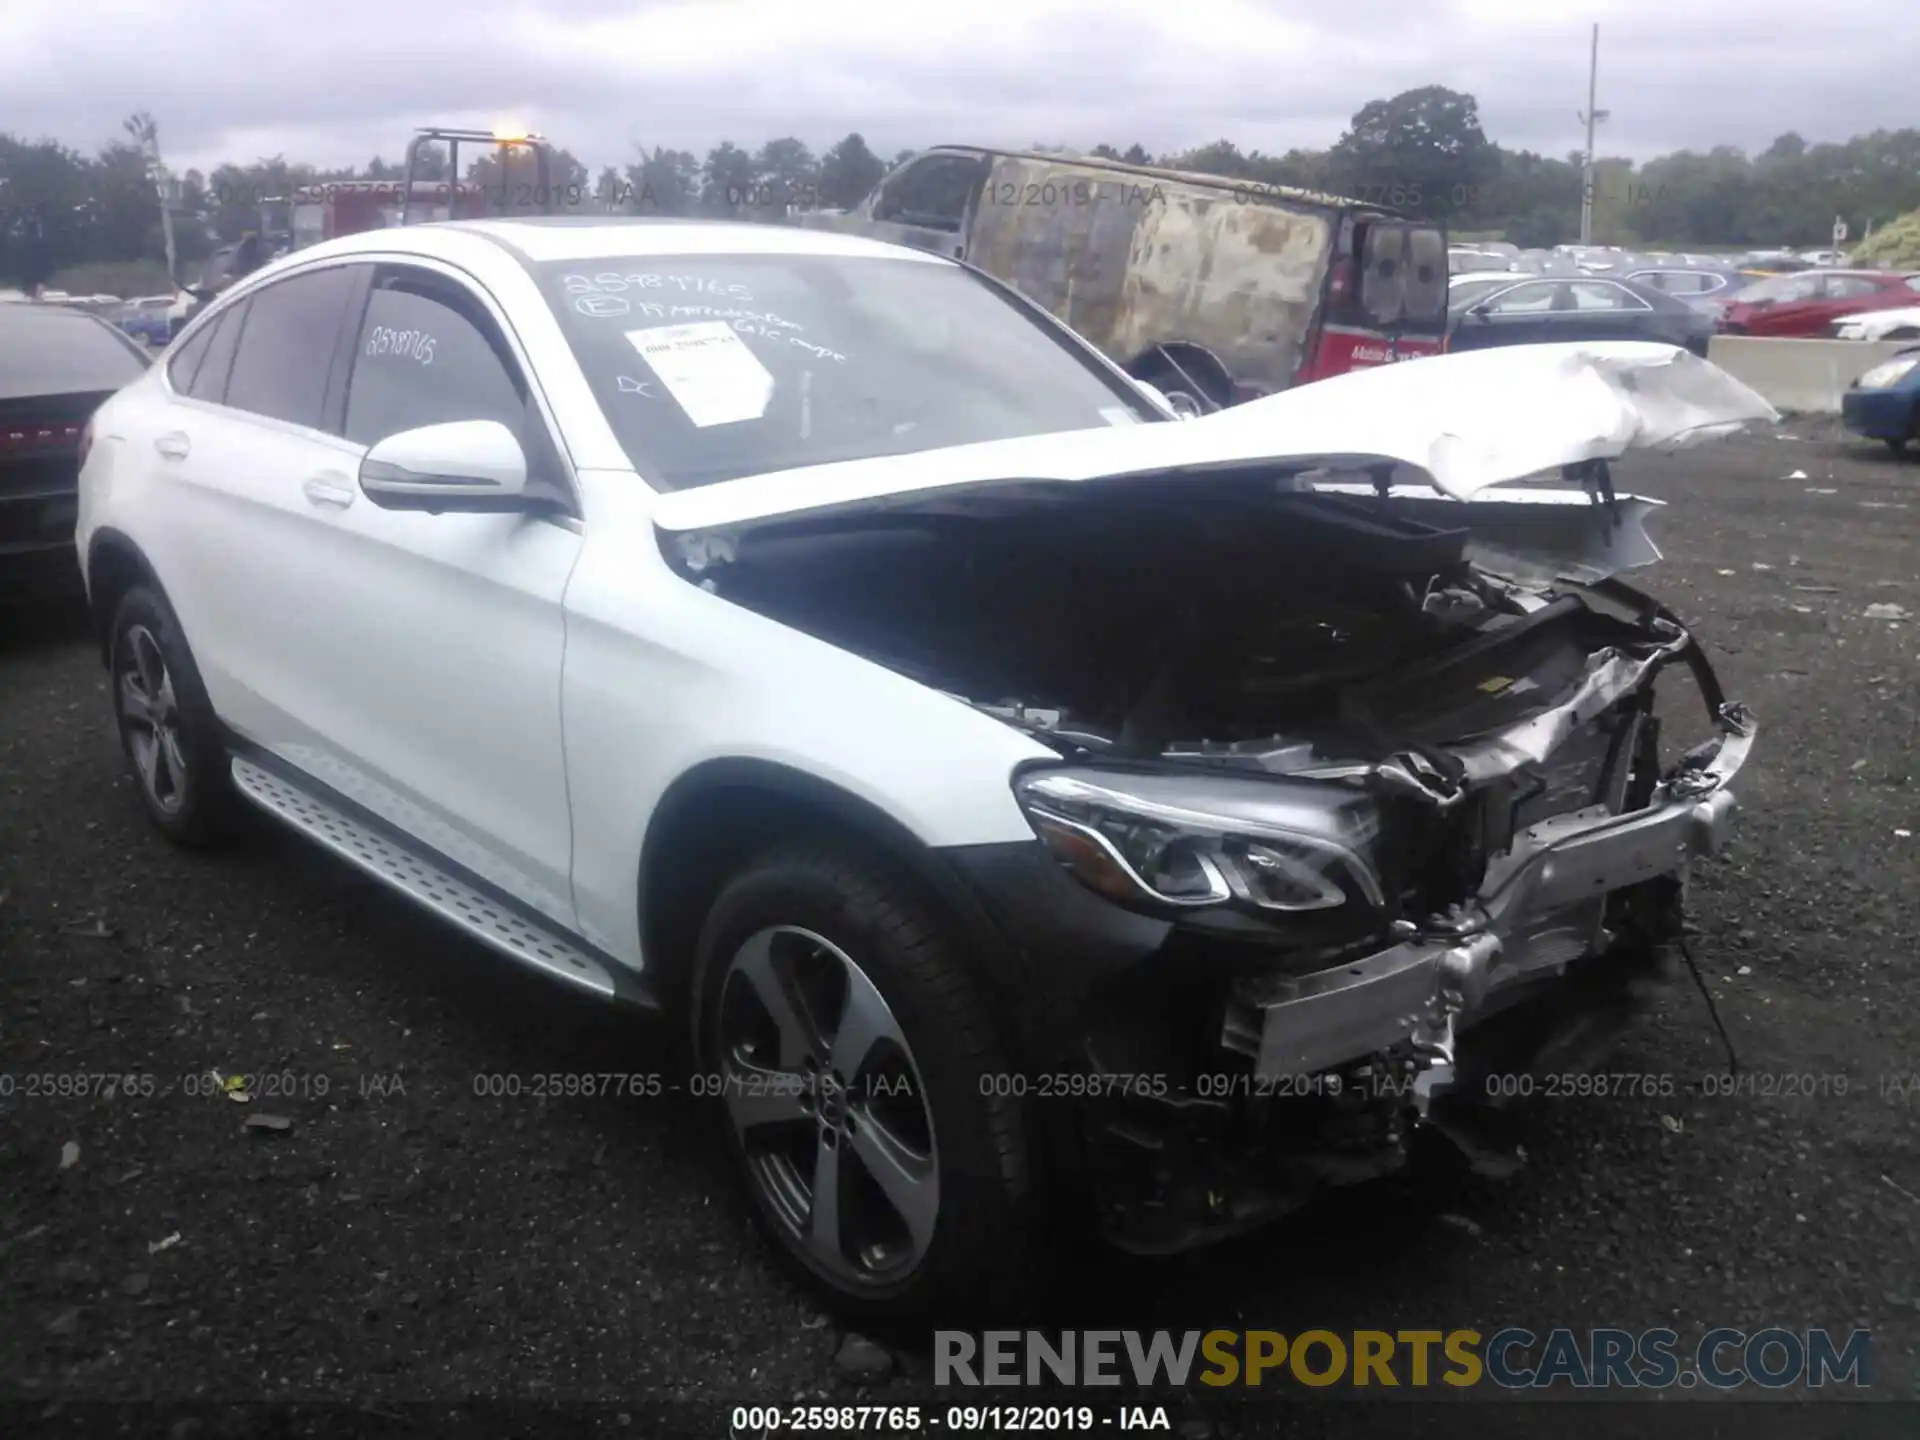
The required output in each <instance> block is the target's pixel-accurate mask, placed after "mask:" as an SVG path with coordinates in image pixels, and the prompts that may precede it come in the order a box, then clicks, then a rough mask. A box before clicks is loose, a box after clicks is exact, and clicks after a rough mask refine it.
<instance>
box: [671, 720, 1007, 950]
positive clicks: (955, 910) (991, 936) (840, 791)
mask: <svg viewBox="0 0 1920 1440" xmlns="http://www.w3.org/2000/svg"><path fill="white" fill-rule="evenodd" d="M740 792H746V793H749V794H751V793H758V794H762V795H774V796H777V797H779V798H780V799H782V800H785V801H788V802H791V803H794V804H796V805H799V806H803V807H805V808H807V809H810V810H814V811H818V812H820V813H821V814H822V815H824V816H825V817H827V818H828V819H830V820H833V821H835V822H836V823H838V824H840V825H843V826H845V827H846V828H847V829H848V830H849V831H851V832H852V833H853V834H854V835H856V836H858V837H859V838H861V839H864V840H867V841H869V842H871V843H873V844H875V845H877V846H878V847H880V850H881V853H882V854H883V855H884V856H885V857H887V858H888V859H891V860H892V861H894V862H895V863H896V864H900V865H902V866H904V867H905V868H906V869H907V870H908V871H909V872H910V873H911V874H912V875H913V877H914V878H915V879H917V880H919V881H921V882H922V883H923V884H925V885H926V886H927V887H928V889H929V890H930V891H932V893H933V895H934V897H935V898H937V899H939V900H940V901H942V902H943V903H945V904H946V905H948V906H949V907H950V908H951V911H952V914H953V917H954V918H955V919H956V920H958V921H959V922H960V924H961V927H962V929H963V930H964V932H965V933H966V938H967V939H968V940H969V941H971V942H973V943H975V944H976V945H985V946H986V947H987V948H989V949H992V950H996V951H999V952H1002V958H1003V959H1004V960H1008V961H1010V957H1007V956H1005V954H1004V952H1006V949H1007V947H1006V942H1005V937H1003V936H1002V935H1001V934H1000V933H999V930H998V927H997V926H995V924H994V923H993V921H992V919H991V918H990V917H989V916H988V914H987V912H986V910H985V909H984V907H982V906H981V905H980V904H979V902H978V901H977V900H976V899H975V898H974V896H973V894H972V893H971V891H970V890H969V889H968V887H967V886H966V885H965V884H964V883H963V882H962V880H961V877H960V875H959V873H958V872H957V871H956V870H955V869H954V867H953V866H952V865H950V864H948V863H947V862H946V861H945V860H944V859H943V858H942V856H941V853H940V851H939V850H938V849H937V848H936V847H934V846H931V845H928V844H927V843H926V842H925V841H923V840H922V839H921V838H920V837H919V836H918V835H915V834H914V833H913V832H912V831H911V830H909V829H908V828H907V827H906V826H905V825H904V824H902V823H901V822H900V821H899V820H897V819H895V818H894V817H893V816H892V815H889V814H888V813H887V812H886V811H885V810H883V809H881V808H880V807H879V806H878V805H875V804H874V803H873V802H872V801H870V800H866V799H863V798H861V797H860V796H858V795H855V794H854V793H853V792H852V791H850V790H847V789H845V788H843V787H841V786H839V785H836V784H834V783H833V782H832V781H830V780H823V779H821V778H820V777H819V776H817V775H814V774H811V773H809V772H807V771H805V770H800V769H797V768H795V767H794V766H791V765H783V764H781V763H779V762H778V761H772V760H759V759H751V758H746V757H738V758H720V759H712V760H704V761H701V762H700V763H699V764H697V765H695V766H693V767H692V768H691V769H688V770H686V771H683V772H682V773H681V774H680V775H679V776H677V777H676V778H675V779H674V780H673V782H672V783H671V784H670V785H668V786H667V788H666V790H665V791H664V792H663V793H662V795H661V796H660V800H659V802H658V803H657V804H656V805H655V806H654V807H653V814H652V816H651V817H650V818H649V819H648V822H647V830H646V836H645V838H644V839H643V840H642V841H641V845H640V866H639V875H638V888H637V896H638V907H639V912H640V913H639V916H638V919H639V923H640V934H641V953H642V955H643V956H646V957H647V959H646V960H645V962H644V963H646V965H647V968H648V969H653V968H654V965H655V964H656V963H671V962H670V957H666V956H657V955H649V953H648V952H649V951H650V950H651V949H652V946H651V945H650V944H649V940H650V938H651V933H652V931H653V929H654V927H653V926H652V925H650V924H649V920H650V916H658V915H659V914H660V912H659V911H658V910H655V909H654V905H655V901H656V898H657V897H656V894H655V887H654V886H650V885H649V883H648V879H649V877H650V876H659V875H662V874H663V873H665V870H666V867H667V865H668V863H669V856H668V853H667V852H668V847H669V845H671V843H672V840H671V838H670V836H671V834H672V832H673V831H674V830H675V829H676V828H677V826H678V825H679V824H681V823H683V821H684V820H685V819H686V817H687V811H688V810H689V808H690V807H697V806H699V805H700V804H702V803H703V802H707V801H711V800H713V799H715V798H717V797H718V796H720V795H721V794H723V793H735V794H737V793H740ZM1036 843H1037V842H1036ZM1003 973H1004V972H1003Z"/></svg>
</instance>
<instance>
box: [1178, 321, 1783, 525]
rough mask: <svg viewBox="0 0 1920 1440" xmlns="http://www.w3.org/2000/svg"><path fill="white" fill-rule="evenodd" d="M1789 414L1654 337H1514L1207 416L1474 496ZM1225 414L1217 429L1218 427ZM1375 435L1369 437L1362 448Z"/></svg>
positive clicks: (1219, 426)
mask: <svg viewBox="0 0 1920 1440" xmlns="http://www.w3.org/2000/svg"><path fill="white" fill-rule="evenodd" d="M1779 418H1780V416H1779V412H1778V411H1776V410H1775V409H1774V408H1773V406H1772V405H1770V404H1768V403H1767V401H1766V400H1765V399H1763V398H1762V397H1761V395H1760V394H1759V392H1758V391H1755V390H1753V389H1751V388H1750V387H1748V386H1747V385H1745V384H1743V383H1742V382H1741V381H1739V380H1736V379H1734V378H1733V376H1731V375H1729V374H1728V373H1727V372H1726V371H1725V370H1722V369H1721V368H1720V367H1719V366H1718V365H1715V364H1713V363H1712V362H1710V361H1707V360H1703V359H1701V358H1700V357H1699V356H1698V355H1694V354H1691V353H1689V352H1688V351H1685V350H1681V349H1679V348H1677V347H1675V346H1672V345H1657V344H1652V343H1648V342H1641V341H1612V342H1605V343H1601V342H1594V343H1588V344H1571V345H1511V346H1504V347H1498V348H1495V349H1491V350H1472V351H1467V352H1464V353H1462V354H1458V355H1440V356H1434V357H1432V358H1430V359H1425V360H1418V361H1412V362H1407V363H1403V364H1399V365H1382V366H1377V367H1375V368H1374V369H1371V370H1363V371H1358V372H1355V373H1353V374H1349V375H1340V376H1335V377H1334V378H1333V379H1330V380H1322V381H1319V382H1317V383H1316V384H1313V385H1307V386H1302V387H1301V388H1300V389H1298V390H1289V391H1286V392H1284V393H1283V394H1279V395H1272V396H1269V397H1267V398H1266V399H1264V400H1254V401H1251V402H1249V403H1248V404H1245V405H1239V406H1235V407H1233V408H1232V409H1229V410H1223V411H1221V412H1220V413H1219V414H1217V415H1210V416H1208V417H1207V420H1206V423H1208V424H1211V425H1214V427H1215V429H1216V430H1217V431H1218V432H1219V433H1220V434H1222V435H1223V436H1224V435H1225V434H1226V433H1227V432H1229V431H1236V432H1237V431H1239V430H1242V429H1250V430H1255V431H1259V432H1260V433H1263V434H1269V435H1275V436H1278V435H1285V436H1286V439H1287V443H1288V444H1289V445H1290V446H1297V447H1299V448H1300V449H1302V450H1308V451H1313V450H1327V449H1366V450H1371V451H1375V452H1377V453H1380V454H1383V455H1391V456H1393V457H1394V458H1395V459H1397V460H1400V461H1403V462H1405V463H1406V464H1407V465H1409V466H1412V467H1414V468H1416V469H1419V470H1421V471H1424V472H1425V476H1426V478H1427V479H1428V480H1429V481H1430V483H1431V484H1432V485H1433V487H1434V488H1435V489H1437V490H1438V491H1440V492H1441V493H1442V494H1443V495H1450V496H1452V497H1453V498H1454V499H1456V500H1468V499H1471V498H1472V497H1473V496H1474V495H1476V494H1478V493H1479V492H1480V491H1482V490H1484V489H1486V488H1487V487H1488V486H1491V485H1498V484H1501V483H1502V482H1504V481H1508V480H1518V479H1523V478H1525V477H1526V476H1529V475H1538V474H1540V473H1541V472H1542V471H1546V470H1552V469H1556V468H1557V467H1559V466H1562V465H1570V464H1574V463H1576V462H1578V461H1582V460H1597V459H1612V458H1614V457H1616V456H1619V455H1624V454H1625V453H1626V452H1627V451H1629V450H1641V449H1678V448H1682V447H1684V446H1687V445H1692V444H1697V443H1699V442H1701V441H1703V440H1710V439H1717V438H1720V437H1722V436H1725V435H1729V434H1732V433H1733V432H1735V431H1737V430H1740V429H1742V428H1743V427H1745V426H1747V425H1750V424H1754V423H1756V422H1766V423H1772V422H1773V421H1775V420H1778V419H1779ZM1216 422H1217V423H1216ZM1361 437H1364V439H1365V443H1364V445H1361V444H1358V443H1356V442H1357V441H1359V440H1360V439H1361Z"/></svg>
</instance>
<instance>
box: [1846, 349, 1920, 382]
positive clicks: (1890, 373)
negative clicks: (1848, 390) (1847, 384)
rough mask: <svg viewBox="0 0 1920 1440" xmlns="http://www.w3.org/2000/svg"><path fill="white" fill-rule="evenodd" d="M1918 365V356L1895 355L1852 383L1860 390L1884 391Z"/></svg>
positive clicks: (1919, 361) (1904, 377)
mask: <svg viewBox="0 0 1920 1440" xmlns="http://www.w3.org/2000/svg"><path fill="white" fill-rule="evenodd" d="M1916 365H1920V355H1897V356H1895V357H1894V358H1893V359H1891V360H1886V361H1882V362H1881V363H1880V364H1878V365H1876V366H1874V367H1873V368H1872V369H1871V370H1869V371H1867V373H1866V374H1864V375H1862V376H1861V377H1860V378H1859V379H1858V380H1856V381H1854V382H1853V383H1854V384H1855V385H1857V386H1859V387H1860V388H1861V389H1862V390H1884V389H1886V388H1887V387H1888V386H1889V385H1898V384H1899V383H1900V382H1901V381H1902V380H1904V379H1906V377H1907V372H1908V371H1910V370H1912V369H1913V367H1914V366H1916Z"/></svg>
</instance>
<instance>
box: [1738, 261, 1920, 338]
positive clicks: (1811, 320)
mask: <svg viewBox="0 0 1920 1440" xmlns="http://www.w3.org/2000/svg"><path fill="white" fill-rule="evenodd" d="M1914 304H1920V274H1912V273H1906V272H1900V271H1887V270H1802V271H1800V272H1798V273H1797V274H1793V275H1771V276H1768V277H1767V278H1766V279H1765V280H1758V281H1755V282H1754V283H1753V284H1751V285H1749V286H1747V287H1746V288H1745V289H1744V290H1737V291H1735V292H1734V293H1733V294H1732V295H1731V296H1730V297H1728V299H1727V300H1726V301H1725V302H1724V303H1723V304H1722V305H1721V307H1720V315H1719V328H1720V333H1721V334H1723V335H1767V336H1775V337H1779V336H1792V337H1796V338H1803V337H1808V336H1822V335H1825V334H1826V333H1827V326H1828V324H1829V323H1830V322H1832V321H1834V320H1837V319H1838V318H1839V317H1841V316H1842V315H1854V314H1858V313H1859V312H1860V311H1863V310H1887V309H1891V308H1893V307H1894V306H1896V305H1914Z"/></svg>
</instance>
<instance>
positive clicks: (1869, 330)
mask: <svg viewBox="0 0 1920 1440" xmlns="http://www.w3.org/2000/svg"><path fill="white" fill-rule="evenodd" d="M1827 333H1828V334H1829V335H1831V336H1832V337H1833V338H1834V339H1836V340H1920V305H1903V306H1900V307H1898V308H1896V309H1893V310H1869V311H1867V312H1866V313H1865V314H1862V315H1849V316H1847V317H1846V318H1844V319H1841V320H1835V321H1834V322H1833V323H1832V324H1830V325H1829V326H1827Z"/></svg>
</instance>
